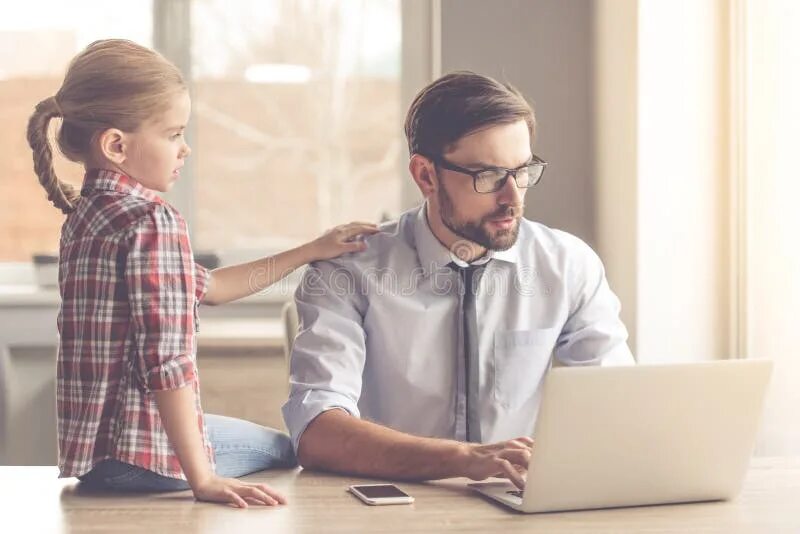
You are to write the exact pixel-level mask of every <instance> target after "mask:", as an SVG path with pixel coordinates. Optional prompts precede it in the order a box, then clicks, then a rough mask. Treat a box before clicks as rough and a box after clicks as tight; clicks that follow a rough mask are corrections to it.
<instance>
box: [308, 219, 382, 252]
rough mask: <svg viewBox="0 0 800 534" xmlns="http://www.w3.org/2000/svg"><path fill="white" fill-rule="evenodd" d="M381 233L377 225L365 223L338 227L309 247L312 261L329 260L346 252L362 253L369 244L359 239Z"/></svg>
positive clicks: (311, 243) (353, 223)
mask: <svg viewBox="0 0 800 534" xmlns="http://www.w3.org/2000/svg"><path fill="white" fill-rule="evenodd" d="M379 231H380V230H378V226H377V225H375V224H372V223H365V222H352V223H350V224H343V225H341V226H337V227H336V228H333V229H332V230H328V231H327V232H325V233H324V234H322V236H320V237H318V238H317V239H315V240H314V241H312V242H310V243H309V244H308V245H307V246H308V247H309V255H310V256H311V260H310V261H317V260H329V259H331V258H336V257H338V256H341V255H342V254H344V253H346V252H359V251H362V250H364V249H366V248H367V244H366V243H365V242H364V241H362V240H360V239H358V238H359V237H361V236H365V235H371V234H374V233H377V232H379Z"/></svg>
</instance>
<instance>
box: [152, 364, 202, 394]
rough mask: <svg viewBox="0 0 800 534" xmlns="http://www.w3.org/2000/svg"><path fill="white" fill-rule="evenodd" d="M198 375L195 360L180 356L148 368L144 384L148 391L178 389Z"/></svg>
mask: <svg viewBox="0 0 800 534" xmlns="http://www.w3.org/2000/svg"><path fill="white" fill-rule="evenodd" d="M196 376H197V372H196V367H195V364H194V361H193V360H192V359H191V358H189V357H188V356H178V357H176V358H172V359H171V360H168V361H166V362H164V363H162V364H161V365H158V366H157V367H153V368H151V369H148V370H147V374H146V375H145V377H144V386H145V389H146V390H147V391H165V390H170V389H178V388H181V387H183V386H185V385H187V384H190V383H192V382H194V380H195V377H196Z"/></svg>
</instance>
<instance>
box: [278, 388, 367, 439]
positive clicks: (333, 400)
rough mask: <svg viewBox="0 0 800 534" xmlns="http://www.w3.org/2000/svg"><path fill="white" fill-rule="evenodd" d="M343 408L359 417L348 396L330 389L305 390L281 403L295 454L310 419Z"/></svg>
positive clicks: (354, 405)
mask: <svg viewBox="0 0 800 534" xmlns="http://www.w3.org/2000/svg"><path fill="white" fill-rule="evenodd" d="M335 409H339V410H344V411H345V412H347V413H348V414H350V415H352V416H353V417H361V414H360V412H359V411H358V406H357V405H356V403H354V402H353V401H352V400H350V399H349V398H348V397H346V396H344V395H342V394H340V393H334V392H331V391H319V390H316V391H307V392H305V393H303V394H301V395H294V396H292V397H290V398H289V400H288V401H286V404H284V405H283V410H282V411H283V420H284V421H285V422H286V428H288V430H289V435H290V436H291V438H292V446H293V447H294V452H295V454H297V451H298V448H299V446H300V438H301V437H302V436H303V432H305V430H306V428H307V427H308V425H309V424H311V421H313V420H314V419H316V418H317V417H319V415H320V414H322V413H324V412H327V411H328V410H335Z"/></svg>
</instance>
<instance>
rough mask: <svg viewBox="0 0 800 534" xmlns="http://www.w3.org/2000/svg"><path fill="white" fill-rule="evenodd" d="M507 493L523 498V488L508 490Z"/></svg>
mask: <svg viewBox="0 0 800 534" xmlns="http://www.w3.org/2000/svg"><path fill="white" fill-rule="evenodd" d="M506 493H508V494H509V495H513V496H514V497H519V498H520V499H521V498H522V490H516V491H507V492H506Z"/></svg>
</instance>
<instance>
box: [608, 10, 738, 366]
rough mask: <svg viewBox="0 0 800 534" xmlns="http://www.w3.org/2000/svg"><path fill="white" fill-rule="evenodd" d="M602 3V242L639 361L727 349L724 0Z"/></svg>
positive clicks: (720, 353) (723, 353) (706, 355)
mask: <svg viewBox="0 0 800 534" xmlns="http://www.w3.org/2000/svg"><path fill="white" fill-rule="evenodd" d="M597 12H598V16H597V24H598V28H597V31H596V35H597V39H598V46H597V54H598V58H597V65H598V71H597V86H598V88H599V90H598V93H597V104H596V106H597V108H598V109H599V110H601V112H600V115H599V117H600V118H599V120H598V129H597V131H596V135H597V139H598V147H599V150H598V153H599V155H598V162H599V164H598V175H597V180H598V184H599V186H598V190H599V191H600V193H599V195H598V199H599V202H598V229H597V230H598V242H599V243H600V253H601V256H602V257H603V258H604V259H605V261H606V265H607V266H608V270H609V277H610V279H611V282H612V287H615V288H616V290H617V292H618V293H619V294H620V296H621V297H622V300H623V306H624V308H625V309H626V310H627V311H626V312H625V316H624V318H625V319H626V323H627V324H628V326H629V328H630V329H631V330H632V331H633V332H635V339H634V343H633V344H632V345H633V347H632V348H633V349H634V352H635V353H636V355H637V358H638V359H639V361H641V362H663V361H690V360H708V359H715V358H722V357H727V356H729V354H728V346H729V343H728V341H729V339H728V338H729V335H728V332H729V316H728V307H729V302H728V294H729V291H728V289H729V288H728V286H729V276H730V271H729V268H728V261H727V260H728V243H729V236H728V230H727V228H728V226H727V221H728V205H729V191H728V187H727V184H728V172H727V161H728V144H727V131H728V130H727V124H726V122H725V117H726V116H727V106H728V102H727V98H726V97H725V95H726V92H727V90H726V88H727V82H728V79H727V75H728V73H727V70H726V65H727V57H728V56H727V53H728V51H727V40H726V39H727V33H726V31H725V28H726V26H725V25H726V24H727V11H726V10H725V9H724V3H723V2H722V0H702V1H699V0H676V1H673V2H657V1H647V0H639V1H636V0H625V1H615V0H599V1H598V3H597ZM617 117H619V121H617ZM621 147H625V148H621ZM634 258H635V261H632V259H634Z"/></svg>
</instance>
